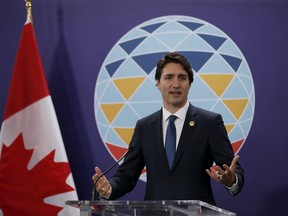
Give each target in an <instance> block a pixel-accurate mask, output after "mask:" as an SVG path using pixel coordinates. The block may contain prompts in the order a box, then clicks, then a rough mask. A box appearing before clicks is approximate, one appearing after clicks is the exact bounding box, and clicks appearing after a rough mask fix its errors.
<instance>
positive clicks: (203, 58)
mask: <svg viewBox="0 0 288 216" xmlns="http://www.w3.org/2000/svg"><path fill="white" fill-rule="evenodd" d="M179 52H180V53H181V54H183V55H184V56H186V58H187V60H188V61H189V62H191V64H192V67H193V69H194V70H195V71H196V72H198V71H199V70H200V69H201V68H202V67H203V65H204V64H206V62H207V61H208V60H209V59H210V58H211V56H212V55H213V53H210V52H200V51H199V52H198V51H179Z"/></svg>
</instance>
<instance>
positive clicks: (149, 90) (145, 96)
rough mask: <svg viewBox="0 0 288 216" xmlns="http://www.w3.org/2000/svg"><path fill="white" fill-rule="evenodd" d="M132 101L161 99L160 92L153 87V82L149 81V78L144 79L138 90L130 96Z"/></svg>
mask: <svg viewBox="0 0 288 216" xmlns="http://www.w3.org/2000/svg"><path fill="white" fill-rule="evenodd" d="M131 101H133V102H137V101H140V102H144V101H147V102H150V101H162V99H161V94H160V92H159V90H158V89H157V88H155V83H154V82H151V80H150V79H145V80H144V82H143V83H142V85H141V86H139V88H138V90H137V91H136V92H135V93H134V95H133V96H132V97H131Z"/></svg>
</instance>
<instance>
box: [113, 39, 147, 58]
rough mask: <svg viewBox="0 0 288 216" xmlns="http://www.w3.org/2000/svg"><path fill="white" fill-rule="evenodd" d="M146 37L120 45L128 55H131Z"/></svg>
mask: <svg viewBox="0 0 288 216" xmlns="http://www.w3.org/2000/svg"><path fill="white" fill-rule="evenodd" d="M145 38H146V37H141V38H136V39H134V40H129V41H126V42H123V43H120V44H119V45H120V46H121V47H122V48H123V49H124V50H125V52H126V53H128V54H130V53H131V52H132V51H133V50H134V49H135V48H136V47H137V46H138V45H139V44H140V43H141V42H142V41H143V40H144V39H145Z"/></svg>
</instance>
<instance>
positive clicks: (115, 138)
mask: <svg viewBox="0 0 288 216" xmlns="http://www.w3.org/2000/svg"><path fill="white" fill-rule="evenodd" d="M105 142H108V143H110V144H113V145H116V146H119V147H124V148H126V147H127V145H126V144H125V142H123V140H122V139H121V138H120V136H119V135H118V134H117V133H116V131H115V130H114V129H113V128H110V129H109V131H108V134H107V138H106V140H105Z"/></svg>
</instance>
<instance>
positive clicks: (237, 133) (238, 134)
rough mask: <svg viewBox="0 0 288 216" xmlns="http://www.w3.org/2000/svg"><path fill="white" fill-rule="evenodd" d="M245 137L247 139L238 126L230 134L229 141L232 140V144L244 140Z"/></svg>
mask: <svg viewBox="0 0 288 216" xmlns="http://www.w3.org/2000/svg"><path fill="white" fill-rule="evenodd" d="M243 137H245V135H244V133H243V130H242V128H241V127H240V126H239V125H238V124H236V125H235V126H234V128H233V129H232V131H231V132H230V134H229V139H230V140H231V142H235V141H239V140H242V139H243Z"/></svg>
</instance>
